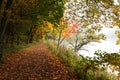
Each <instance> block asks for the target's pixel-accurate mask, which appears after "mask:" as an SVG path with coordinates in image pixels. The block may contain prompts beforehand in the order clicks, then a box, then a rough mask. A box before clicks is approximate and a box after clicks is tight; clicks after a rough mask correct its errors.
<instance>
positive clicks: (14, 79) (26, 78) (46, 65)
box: [0, 44, 77, 80]
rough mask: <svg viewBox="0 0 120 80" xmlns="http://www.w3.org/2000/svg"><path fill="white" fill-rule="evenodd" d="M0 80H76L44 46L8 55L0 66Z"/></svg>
mask: <svg viewBox="0 0 120 80" xmlns="http://www.w3.org/2000/svg"><path fill="white" fill-rule="evenodd" d="M0 80H77V79H76V76H75V74H73V73H71V72H69V68H68V67H66V66H65V65H64V64H62V63H61V62H60V61H59V60H58V59H57V58H56V57H55V56H54V55H53V54H52V53H51V52H50V51H49V50H48V49H47V48H46V46H45V44H38V45H35V46H32V47H29V48H26V49H24V50H21V51H18V52H16V53H13V54H9V55H7V56H6V57H5V64H2V65H0Z"/></svg>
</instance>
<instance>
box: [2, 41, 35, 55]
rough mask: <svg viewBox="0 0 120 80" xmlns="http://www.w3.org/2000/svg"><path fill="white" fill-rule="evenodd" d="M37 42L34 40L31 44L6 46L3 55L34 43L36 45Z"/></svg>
mask: <svg viewBox="0 0 120 80" xmlns="http://www.w3.org/2000/svg"><path fill="white" fill-rule="evenodd" d="M36 44H37V42H33V43H30V44H20V45H14V46H10V45H8V46H5V48H4V51H3V55H6V54H10V53H15V52H17V51H19V50H22V49H24V48H27V47H30V46H33V45H36Z"/></svg>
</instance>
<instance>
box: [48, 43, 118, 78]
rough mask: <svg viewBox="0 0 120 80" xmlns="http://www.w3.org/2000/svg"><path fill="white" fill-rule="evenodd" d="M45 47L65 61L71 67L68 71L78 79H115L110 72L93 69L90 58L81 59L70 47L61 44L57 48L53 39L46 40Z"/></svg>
mask: <svg viewBox="0 0 120 80" xmlns="http://www.w3.org/2000/svg"><path fill="white" fill-rule="evenodd" d="M47 47H48V49H50V50H51V51H52V53H53V54H55V55H56V56H57V57H58V58H59V59H60V60H61V61H62V62H63V63H65V64H66V65H67V66H69V67H70V68H71V70H70V71H72V72H76V73H77V75H78V79H81V80H113V79H114V80H116V79H115V77H114V75H112V76H110V74H108V73H107V72H105V71H104V70H101V69H100V68H97V69H94V67H96V65H94V62H91V60H88V59H86V58H84V59H83V57H82V56H79V55H77V54H76V53H75V52H74V51H73V50H72V49H70V48H66V47H65V46H61V47H59V49H57V46H56V43H55V42H54V41H48V42H47ZM97 67H98V66H97ZM87 68H89V69H88V70H87V72H85V70H86V69H87ZM98 70H99V72H98ZM97 74H99V75H97ZM111 77H112V79H111Z"/></svg>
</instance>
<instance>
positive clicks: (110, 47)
mask: <svg viewBox="0 0 120 80" xmlns="http://www.w3.org/2000/svg"><path fill="white" fill-rule="evenodd" d="M118 29H119V28H118V27H114V28H107V27H104V28H103V29H102V31H101V33H104V34H105V35H106V37H107V39H106V40H103V41H101V43H97V42H92V43H90V44H89V45H87V46H84V48H85V49H87V50H88V51H84V50H81V51H79V52H78V53H79V54H82V55H84V56H89V57H93V56H94V52H95V51H97V50H102V51H106V52H110V53H114V52H119V51H120V44H119V45H116V41H117V39H118V38H117V36H116V34H115V31H116V30H118Z"/></svg>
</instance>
